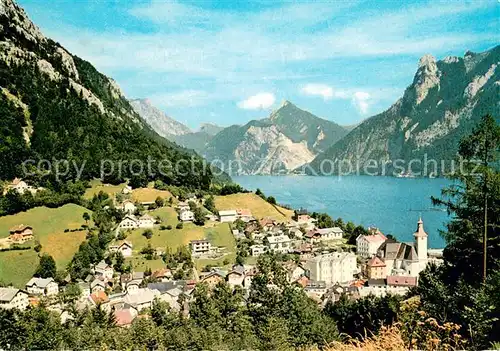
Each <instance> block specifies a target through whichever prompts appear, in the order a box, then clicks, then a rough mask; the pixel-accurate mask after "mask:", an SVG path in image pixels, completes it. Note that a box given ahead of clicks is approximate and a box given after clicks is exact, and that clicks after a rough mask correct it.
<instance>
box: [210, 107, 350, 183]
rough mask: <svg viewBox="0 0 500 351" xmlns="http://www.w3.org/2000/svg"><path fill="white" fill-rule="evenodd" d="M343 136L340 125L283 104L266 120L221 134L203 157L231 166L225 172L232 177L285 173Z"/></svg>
mask: <svg viewBox="0 0 500 351" xmlns="http://www.w3.org/2000/svg"><path fill="white" fill-rule="evenodd" d="M346 134H347V131H346V130H345V129H344V128H343V127H341V126H340V125H338V124H336V123H334V122H331V121H327V120H325V119H322V118H319V117H317V116H315V115H313V114H312V113H310V112H307V111H304V110H302V109H300V108H298V107H297V106H295V105H294V104H292V103H291V102H289V101H284V102H283V104H282V105H281V106H280V107H279V108H278V109H277V110H275V111H273V112H272V113H271V115H270V116H269V117H268V118H265V119H262V120H253V121H250V122H248V123H247V124H245V125H243V126H239V125H234V126H231V127H228V128H226V129H224V130H222V131H221V132H220V133H218V134H217V135H216V136H214V137H213V139H212V140H210V141H209V142H208V144H207V146H206V148H205V150H204V152H202V154H203V155H204V156H205V158H206V159H208V160H209V161H214V160H217V161H219V162H222V163H224V164H225V165H226V167H227V166H228V165H229V164H232V165H233V167H231V169H227V171H228V172H229V173H232V174H280V173H288V172H289V171H291V170H293V169H295V168H296V167H299V166H300V165H303V164H305V163H308V162H310V161H311V160H313V159H314V157H315V156H316V155H318V154H319V153H321V152H323V151H324V150H325V149H326V148H328V147H329V146H330V145H332V144H333V143H335V142H336V141H338V140H340V139H341V138H342V137H344V136H345V135H346ZM235 165H238V166H237V167H236V166H235Z"/></svg>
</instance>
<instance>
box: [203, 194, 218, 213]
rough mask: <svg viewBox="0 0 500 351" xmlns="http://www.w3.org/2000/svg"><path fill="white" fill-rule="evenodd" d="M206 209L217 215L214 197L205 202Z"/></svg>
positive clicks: (211, 196)
mask: <svg viewBox="0 0 500 351" xmlns="http://www.w3.org/2000/svg"><path fill="white" fill-rule="evenodd" d="M205 208H206V209H207V210H209V211H210V212H211V213H213V214H216V213H217V208H216V207H215V200H214V197H213V195H210V196H209V197H208V198H207V199H206V200H205Z"/></svg>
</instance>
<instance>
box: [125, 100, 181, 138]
mask: <svg viewBox="0 0 500 351" xmlns="http://www.w3.org/2000/svg"><path fill="white" fill-rule="evenodd" d="M130 105H132V107H133V108H134V110H135V111H136V112H137V113H138V114H139V116H141V117H142V118H143V119H144V120H145V121H146V122H147V123H148V124H149V125H150V126H151V127H152V128H153V129H154V130H156V132H157V133H158V134H160V135H161V136H163V137H165V138H167V139H169V140H171V139H172V137H173V136H177V135H184V134H188V133H191V129H189V128H188V127H187V126H185V125H184V124H182V123H180V122H178V121H176V120H175V119H173V118H170V117H169V116H167V115H166V114H165V113H164V112H163V111H161V110H160V109H158V108H156V107H154V106H153V105H152V104H151V102H150V101H149V100H148V99H134V100H130Z"/></svg>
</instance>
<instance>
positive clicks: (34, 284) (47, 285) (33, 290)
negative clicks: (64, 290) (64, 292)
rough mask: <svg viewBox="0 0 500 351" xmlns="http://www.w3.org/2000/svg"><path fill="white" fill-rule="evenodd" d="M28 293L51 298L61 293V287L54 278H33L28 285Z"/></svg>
mask: <svg viewBox="0 0 500 351" xmlns="http://www.w3.org/2000/svg"><path fill="white" fill-rule="evenodd" d="M26 291H27V292H28V293H29V294H33V295H44V296H51V295H57V293H59V285H58V284H57V283H56V282H55V281H54V279H53V278H35V277H33V278H31V279H30V281H29V282H28V283H26Z"/></svg>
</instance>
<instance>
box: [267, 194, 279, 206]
mask: <svg viewBox="0 0 500 351" xmlns="http://www.w3.org/2000/svg"><path fill="white" fill-rule="evenodd" d="M267 202H269V203H270V204H271V205H276V204H277V202H276V199H275V198H274V196H269V197H268V198H267Z"/></svg>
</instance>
